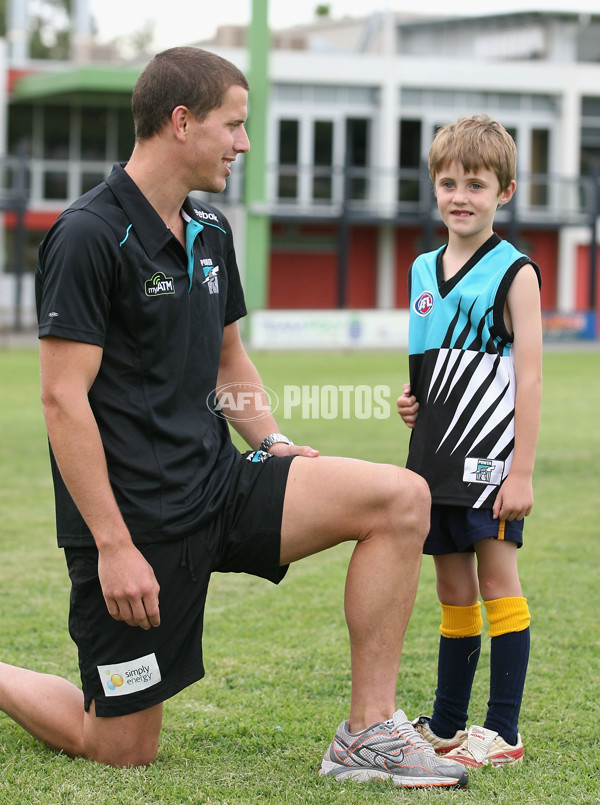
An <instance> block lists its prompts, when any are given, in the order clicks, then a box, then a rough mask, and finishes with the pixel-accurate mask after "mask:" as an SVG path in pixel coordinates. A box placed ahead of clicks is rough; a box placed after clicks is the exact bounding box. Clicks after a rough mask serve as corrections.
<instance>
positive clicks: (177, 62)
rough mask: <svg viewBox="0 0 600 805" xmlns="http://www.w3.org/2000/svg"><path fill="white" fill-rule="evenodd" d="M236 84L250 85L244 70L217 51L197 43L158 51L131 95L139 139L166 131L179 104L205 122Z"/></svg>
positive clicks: (136, 134) (136, 133) (134, 121)
mask: <svg viewBox="0 0 600 805" xmlns="http://www.w3.org/2000/svg"><path fill="white" fill-rule="evenodd" d="M236 85H237V86H240V87H243V88H244V89H246V90H247V89H249V87H248V79H247V78H246V76H245V75H244V74H243V73H242V71H241V70H239V69H238V68H237V67H236V66H235V65H234V64H232V63H231V62H230V61H227V59H223V58H222V57H221V56H217V54H216V53H211V52H210V51H207V50H201V49H200V48H194V47H174V48H169V49H168V50H164V51H162V53H157V54H156V56H154V58H153V59H152V60H151V61H150V62H149V64H148V65H147V66H146V67H145V69H144V70H143V71H142V74H141V75H140V77H139V78H138V80H137V82H136V85H135V87H134V90H133V95H132V98H131V108H132V111H133V123H134V126H135V138H136V140H147V139H148V138H150V137H153V136H154V135H155V134H158V133H159V132H160V131H162V129H163V128H164V126H165V125H166V124H167V123H168V121H169V119H170V117H171V113H172V112H173V109H175V107H177V106H186V107H187V108H188V109H189V110H190V112H191V113H192V114H193V115H194V117H195V118H196V119H197V120H199V121H200V122H201V121H202V120H204V119H205V117H206V116H207V115H208V113H209V112H211V111H212V110H213V109H217V108H218V107H219V106H221V104H222V103H223V98H224V96H225V93H226V92H227V90H228V89H229V88H230V87H232V86H236Z"/></svg>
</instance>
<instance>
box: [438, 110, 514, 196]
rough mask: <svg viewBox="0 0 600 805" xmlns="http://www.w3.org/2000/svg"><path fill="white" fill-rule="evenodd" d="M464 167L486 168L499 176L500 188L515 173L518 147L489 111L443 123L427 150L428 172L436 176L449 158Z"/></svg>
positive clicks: (449, 160) (470, 168) (505, 187)
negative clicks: (429, 148)
mask: <svg viewBox="0 0 600 805" xmlns="http://www.w3.org/2000/svg"><path fill="white" fill-rule="evenodd" d="M454 161H456V162H459V163H460V164H461V165H462V166H463V168H464V169H465V171H474V170H477V168H485V169H487V170H491V171H493V172H494V173H495V174H496V176H497V177H498V182H499V183H500V190H501V191H503V190H506V189H507V188H508V187H509V185H510V183H511V182H512V180H513V179H515V177H516V173H517V148H516V146H515V141H514V140H513V138H512V137H511V136H510V134H509V133H508V132H507V131H506V129H505V128H504V127H503V126H501V125H500V123H498V122H497V121H495V120H492V118H491V117H488V115H473V116H472V117H461V118H460V120H458V121H457V122H456V123H451V124H449V125H447V126H443V127H442V128H441V129H440V130H439V131H438V133H437V134H436V136H435V139H434V141H433V144H432V146H431V150H430V151H429V175H430V176H431V181H432V182H433V183H434V184H435V179H436V176H438V174H439V173H440V172H441V171H442V170H443V168H444V167H445V166H446V165H449V164H450V163H451V162H454Z"/></svg>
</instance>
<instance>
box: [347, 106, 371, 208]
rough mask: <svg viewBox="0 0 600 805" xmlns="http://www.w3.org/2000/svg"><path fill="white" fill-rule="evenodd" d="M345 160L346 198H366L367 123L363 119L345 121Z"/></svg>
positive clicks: (354, 199) (356, 199)
mask: <svg viewBox="0 0 600 805" xmlns="http://www.w3.org/2000/svg"><path fill="white" fill-rule="evenodd" d="M346 152H347V153H346V159H347V166H348V177H347V179H348V185H347V188H348V198H349V199H351V200H352V201H359V200H363V199H366V198H367V195H368V183H367V163H368V154H369V121H368V120H366V119H365V118H348V120H346Z"/></svg>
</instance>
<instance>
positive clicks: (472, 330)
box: [406, 234, 541, 509]
mask: <svg viewBox="0 0 600 805" xmlns="http://www.w3.org/2000/svg"><path fill="white" fill-rule="evenodd" d="M445 248H446V247H445V246H443V247H442V248H440V249H438V250H436V251H433V252H428V253H427V254H422V255H420V256H419V257H417V259H416V260H415V262H414V263H413V265H412V267H411V269H410V274H409V284H410V305H411V313H412V314H413V315H411V317H410V325H409V367H410V383H411V390H412V393H413V394H414V395H415V396H416V398H417V400H418V401H419V415H418V417H417V422H416V425H415V428H414V429H413V431H412V434H411V441H410V448H409V455H408V461H407V465H406V466H407V467H408V468H409V469H411V470H414V471H415V472H417V473H419V474H420V475H422V476H423V477H424V478H425V479H426V480H427V481H428V483H429V486H430V489H431V494H432V499H433V503H435V504H446V505H453V506H466V507H468V508H484V509H485V508H487V509H491V508H492V506H493V503H494V500H495V498H496V495H497V492H498V489H499V488H500V485H501V483H502V481H503V480H504V478H506V476H507V475H508V472H509V469H510V465H511V461H512V455H513V448H514V437H515V430H514V408H515V375H514V365H513V355H512V340H513V336H512V333H509V332H508V331H507V329H506V326H505V323H504V305H505V302H506V297H507V294H508V290H509V288H510V285H511V282H512V281H513V279H514V278H515V276H516V274H517V272H518V271H519V270H520V269H521V268H522V267H523V266H524V265H527V264H531V265H533V267H534V269H535V271H536V273H537V275H538V281H539V282H540V285H541V276H540V270H539V268H538V266H537V265H536V264H535V263H533V262H532V260H530V259H529V257H527V256H526V255H524V254H522V253H521V252H519V251H517V249H515V248H514V246H512V245H511V244H510V243H508V242H507V241H504V240H501V239H500V238H499V237H498V236H497V235H495V234H494V235H492V236H491V237H490V238H489V239H488V240H487V241H486V243H484V244H483V246H481V247H480V249H479V250H478V251H477V252H476V253H475V254H474V255H473V256H472V257H471V259H470V260H469V261H468V262H467V263H466V264H465V265H464V266H463V267H462V268H461V269H460V271H459V272H458V273H457V274H455V275H454V276H453V277H451V278H450V279H449V280H448V281H444V275H443V268H442V256H443V253H444V251H445Z"/></svg>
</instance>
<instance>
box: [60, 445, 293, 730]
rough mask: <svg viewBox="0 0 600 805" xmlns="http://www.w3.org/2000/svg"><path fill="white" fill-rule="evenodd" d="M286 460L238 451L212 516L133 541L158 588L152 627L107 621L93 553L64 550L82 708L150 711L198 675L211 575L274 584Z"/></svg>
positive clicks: (102, 712) (280, 571)
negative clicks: (194, 527)
mask: <svg viewBox="0 0 600 805" xmlns="http://www.w3.org/2000/svg"><path fill="white" fill-rule="evenodd" d="M292 459H293V456H286V457H283V458H279V457H276V456H272V455H270V454H267V453H261V452H260V451H253V452H249V453H246V454H245V455H244V456H243V457H242V458H240V460H239V461H238V462H237V464H236V466H235V468H234V472H233V474H232V481H231V485H230V489H229V494H228V497H227V500H226V502H225V505H224V507H223V510H222V512H221V515H220V516H219V517H218V518H216V519H215V520H214V522H213V523H212V524H211V526H210V527H209V528H206V529H204V530H203V531H202V532H199V533H197V534H191V535H188V536H186V537H185V538H183V539H178V540H169V541H167V540H165V541H164V542H154V543H147V544H138V545H137V547H138V548H139V550H140V551H141V552H142V554H143V555H144V556H145V558H146V560H147V561H148V562H149V563H150V565H151V566H152V567H153V569H154V573H155V575H156V578H157V581H158V583H159V585H160V593H159V606H160V626H158V627H153V628H151V629H149V630H144V629H141V628H139V627H137V626H135V627H134V626H128V625H127V624H126V623H123V622H121V621H116V620H114V619H113V618H112V617H111V616H110V615H109V614H108V610H107V608H106V603H105V601H104V597H103V595H102V590H101V587H100V583H99V581H98V553H97V551H96V549H95V548H65V556H66V560H67V566H68V570H69V576H70V578H71V584H72V587H71V606H70V613H69V631H70V634H71V637H72V638H73V640H74V641H75V643H76V644H77V647H78V651H79V668H80V672H81V680H82V685H83V694H84V701H85V709H86V710H88V709H89V706H90V703H91V701H92V700H93V701H94V702H95V711H96V715H98V716H119V715H127V714H128V713H134V712H137V711H139V710H144V709H146V708H148V707H152V706H153V705H155V704H158V703H159V702H162V701H164V700H165V699H168V698H169V697H171V696H174V695H175V694H176V693H178V692H179V691H180V690H182V689H183V688H185V687H187V686H188V685H190V684H192V683H193V682H196V681H197V680H198V679H201V678H202V677H203V676H204V665H203V662H202V624H203V617H204V604H205V601H206V593H207V588H208V582H209V580H210V575H211V573H212V572H213V571H217V572H232V573H250V574H252V575H254V576H260V577H262V578H265V579H268V580H269V581H272V582H274V583H275V584H278V583H279V582H280V581H281V579H282V578H283V577H284V575H285V573H286V571H287V567H280V565H279V557H280V545H281V517H282V512H283V500H284V496H285V487H286V483H287V477H288V472H289V468H290V464H291V461H292Z"/></svg>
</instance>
